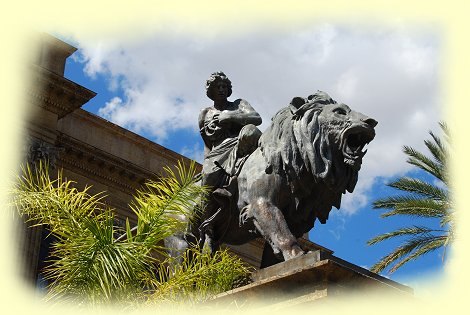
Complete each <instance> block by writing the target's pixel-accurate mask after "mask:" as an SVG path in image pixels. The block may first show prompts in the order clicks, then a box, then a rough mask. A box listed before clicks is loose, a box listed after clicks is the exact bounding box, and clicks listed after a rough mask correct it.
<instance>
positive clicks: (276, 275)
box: [208, 250, 413, 309]
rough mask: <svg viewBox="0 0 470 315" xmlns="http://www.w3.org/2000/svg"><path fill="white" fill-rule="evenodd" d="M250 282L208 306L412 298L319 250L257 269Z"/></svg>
mask: <svg viewBox="0 0 470 315" xmlns="http://www.w3.org/2000/svg"><path fill="white" fill-rule="evenodd" d="M252 279H253V283H251V284H249V285H246V286H243V287H240V288H237V289H234V290H231V291H228V292H224V293H222V294H219V295H218V296H216V297H215V298H214V299H212V300H210V301H209V302H208V304H209V305H211V306H218V307H230V308H232V307H234V306H236V307H242V308H245V307H248V308H253V307H256V306H258V307H263V306H269V307H274V308H275V309H282V308H284V307H291V306H298V305H299V306H305V305H308V304H313V303H318V302H320V301H323V302H325V301H329V300H331V299H332V298H333V299H336V298H337V297H342V296H347V295H349V294H356V295H357V294H359V295H363V294H368V292H373V293H374V294H377V293H378V294H381V293H383V294H384V295H385V294H387V295H394V296H403V298H404V299H407V298H412V297H413V290H412V289H411V288H409V287H407V286H404V285H402V284H399V283H397V282H395V281H392V280H390V279H387V278H385V277H382V276H380V275H378V274H375V273H373V272H370V271H369V270H367V269H364V268H361V267H359V266H356V265H354V264H351V263H349V262H347V261H345V260H342V259H340V258H338V257H335V256H333V255H331V254H330V253H328V252H325V251H321V250H317V251H314V252H310V253H308V254H306V255H303V256H301V257H297V258H294V259H292V260H290V261H287V262H283V263H279V264H277V265H274V266H271V267H268V268H265V269H260V270H258V271H256V272H254V274H253V275H252Z"/></svg>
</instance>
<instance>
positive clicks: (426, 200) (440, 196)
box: [367, 122, 455, 273]
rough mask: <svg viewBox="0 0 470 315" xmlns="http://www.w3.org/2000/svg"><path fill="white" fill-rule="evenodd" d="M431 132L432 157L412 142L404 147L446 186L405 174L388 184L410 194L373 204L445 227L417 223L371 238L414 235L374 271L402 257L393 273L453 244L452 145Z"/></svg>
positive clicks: (414, 162)
mask: <svg viewBox="0 0 470 315" xmlns="http://www.w3.org/2000/svg"><path fill="white" fill-rule="evenodd" d="M439 125H440V127H441V129H442V130H443V132H444V136H445V137H446V139H445V140H446V143H447V144H448V143H449V140H450V133H449V130H448V129H447V126H446V124H445V123H443V122H441V123H439ZM429 134H430V135H431V137H432V140H426V141H425V142H424V143H425V145H426V147H427V148H428V150H429V152H430V153H431V158H429V157H427V156H426V155H424V154H422V153H421V152H418V151H416V150H415V149H413V148H412V147H409V146H404V148H403V151H404V152H405V154H407V155H408V160H407V162H408V163H409V164H411V165H414V166H416V167H418V168H419V169H421V170H423V171H425V172H427V173H429V174H431V175H433V176H434V177H435V178H437V179H439V180H440V181H442V183H443V184H444V185H445V186H446V187H445V188H440V187H437V186H435V185H433V184H430V183H427V182H425V181H423V180H420V179H413V178H408V177H402V178H400V179H398V180H396V181H394V182H392V183H390V184H388V186H390V187H392V188H396V189H398V190H400V191H403V192H406V193H408V194H406V195H402V196H391V197H386V198H381V199H378V200H376V201H375V202H374V203H373V207H374V208H375V209H378V208H380V209H389V211H387V212H384V213H382V214H381V217H389V216H395V215H407V216H413V217H423V218H431V219H438V220H439V224H440V226H441V228H442V230H436V229H430V228H427V227H417V226H413V227H404V228H400V229H398V230H396V231H393V232H389V233H384V234H381V235H378V236H376V237H374V238H372V239H370V240H369V241H368V242H367V244H368V245H374V244H377V243H379V242H382V241H384V240H388V239H391V238H395V237H402V236H409V237H410V238H409V239H407V240H406V241H405V243H404V244H403V245H401V246H399V247H397V248H396V249H395V250H393V251H392V252H391V253H390V254H388V255H386V256H384V257H382V258H381V259H380V260H379V261H378V262H377V263H376V264H375V265H374V266H373V267H372V268H371V270H372V271H374V272H380V271H382V270H384V269H385V268H387V267H389V266H391V265H392V264H393V263H395V262H396V261H398V262H397V263H395V265H393V266H392V268H391V269H390V273H393V272H394V271H396V270H397V269H398V268H400V267H401V266H403V265H404V264H406V263H407V262H409V261H412V260H414V259H417V258H419V257H421V256H422V255H424V254H426V253H429V252H431V251H433V250H436V249H438V248H440V247H445V246H447V245H449V244H450V243H451V242H452V241H453V240H454V238H455V235H454V224H455V221H454V212H453V211H452V208H453V205H452V201H451V198H450V192H449V179H448V172H447V163H448V157H449V148H448V147H447V145H446V143H444V142H443V141H442V140H441V139H440V138H439V137H438V136H436V135H435V134H434V133H432V132H429ZM436 234H438V235H436Z"/></svg>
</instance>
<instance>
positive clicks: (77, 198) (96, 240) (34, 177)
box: [12, 163, 249, 305]
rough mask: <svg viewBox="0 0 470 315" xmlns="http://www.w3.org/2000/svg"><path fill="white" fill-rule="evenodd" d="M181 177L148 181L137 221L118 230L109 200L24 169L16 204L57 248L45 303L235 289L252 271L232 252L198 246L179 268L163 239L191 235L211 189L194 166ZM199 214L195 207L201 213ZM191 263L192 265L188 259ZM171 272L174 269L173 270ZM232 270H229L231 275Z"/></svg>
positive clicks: (201, 295)
mask: <svg viewBox="0 0 470 315" xmlns="http://www.w3.org/2000/svg"><path fill="white" fill-rule="evenodd" d="M176 170H177V172H176V173H175V172H173V171H172V170H171V169H169V168H168V169H166V172H167V176H166V177H165V178H162V179H161V180H159V181H157V182H153V181H149V182H148V183H147V184H146V185H145V187H144V188H142V189H141V190H139V191H138V192H137V194H136V196H135V200H134V202H133V203H132V204H131V208H132V210H133V211H134V212H135V214H136V216H137V219H138V223H137V226H136V227H135V228H131V227H130V224H129V220H126V228H125V229H124V228H119V227H117V226H115V225H114V211H113V210H112V209H109V208H108V207H107V206H106V204H105V203H104V201H103V198H104V195H103V194H97V195H90V194H89V189H90V187H86V188H85V189H84V190H82V191H80V190H78V189H77V188H75V187H73V185H74V183H73V182H72V181H69V180H65V179H64V178H63V176H62V172H61V171H59V172H58V174H57V177H56V179H51V178H50V176H49V173H48V167H47V165H45V164H43V163H39V164H38V165H36V166H35V167H29V166H26V167H25V168H24V170H23V174H22V175H21V176H20V177H19V179H18V181H17V184H16V185H15V186H14V187H13V192H12V197H13V198H12V200H13V205H14V206H15V207H16V209H17V210H18V211H19V213H20V215H23V216H25V217H28V218H29V219H28V220H30V221H32V222H35V224H36V225H46V226H47V227H48V229H49V231H50V233H51V234H53V235H54V236H55V238H56V239H57V241H56V242H55V243H53V244H52V248H51V255H50V265H49V266H48V267H47V268H46V270H45V276H46V279H47V280H48V281H49V283H50V284H49V285H48V293H47V295H46V300H49V301H51V300H52V301H55V302H63V301H73V302H74V304H84V303H87V304H88V303H91V304H102V303H109V302H114V303H115V302H118V303H124V304H128V305H135V303H136V302H146V303H160V302H162V301H173V302H174V301H181V302H187V301H191V302H199V301H203V300H205V299H207V298H208V297H210V296H212V295H214V294H217V293H220V292H222V291H226V290H228V289H231V288H232V285H233V284H234V283H235V282H236V280H237V279H239V278H240V277H246V276H247V274H248V272H249V268H247V267H246V266H245V265H244V263H243V262H242V261H241V260H240V259H239V258H237V257H234V256H232V255H229V253H228V252H227V251H220V252H218V253H217V254H216V255H212V256H211V255H206V254H204V253H201V251H199V250H198V249H197V248H195V249H192V250H190V252H188V253H185V254H184V256H183V259H182V260H183V263H182V264H180V265H178V266H176V267H175V264H174V263H173V262H172V261H171V260H172V259H173V258H172V257H169V255H168V254H167V252H168V251H167V248H165V247H164V246H163V245H162V244H163V240H164V239H165V238H166V237H168V236H170V235H175V234H177V233H182V232H184V230H185V229H186V226H187V222H185V221H183V220H181V217H185V218H189V220H191V219H193V217H194V211H193V209H194V208H195V205H198V204H199V203H200V202H201V196H204V194H205V193H206V188H204V187H201V186H200V185H197V184H196V179H195V178H196V176H195V171H196V169H195V166H194V164H192V165H191V166H190V167H189V168H186V167H184V165H183V164H181V163H179V165H178V166H177V167H176ZM196 208H197V207H196ZM189 257H191V259H189ZM169 266H173V267H172V268H170V267H169ZM228 269H230V272H226V270H228Z"/></svg>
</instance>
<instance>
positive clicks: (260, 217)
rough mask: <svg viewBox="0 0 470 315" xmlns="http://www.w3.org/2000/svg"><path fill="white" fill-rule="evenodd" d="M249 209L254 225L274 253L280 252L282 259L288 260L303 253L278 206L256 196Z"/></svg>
mask: <svg viewBox="0 0 470 315" xmlns="http://www.w3.org/2000/svg"><path fill="white" fill-rule="evenodd" d="M250 210H251V217H252V218H253V223H254V225H255V227H256V228H257V229H258V231H259V232H260V233H261V235H263V237H264V238H265V239H266V241H267V242H268V243H269V244H270V245H271V247H272V249H273V252H274V254H275V255H278V254H279V253H282V256H283V257H284V260H289V259H292V258H294V257H297V256H299V255H302V254H304V251H303V250H302V248H300V246H299V244H298V243H297V239H296V238H295V237H294V235H292V233H291V232H290V230H289V227H288V226H287V222H286V220H285V219H284V215H283V214H282V212H281V210H280V209H279V208H277V207H276V206H275V205H273V204H272V203H271V202H270V201H268V200H266V199H265V198H258V199H257V200H256V201H255V202H254V203H252V204H251V209H250Z"/></svg>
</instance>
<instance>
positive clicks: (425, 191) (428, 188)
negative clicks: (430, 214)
mask: <svg viewBox="0 0 470 315" xmlns="http://www.w3.org/2000/svg"><path fill="white" fill-rule="evenodd" d="M387 186H390V187H393V188H396V189H399V190H401V191H406V192H410V193H416V194H419V195H421V196H423V197H428V198H431V199H433V200H436V201H446V200H448V199H449V196H448V192H447V190H445V189H442V188H439V187H437V186H435V185H432V184H429V183H427V182H425V181H423V180H421V179H415V178H409V177H401V178H399V179H398V180H396V181H394V182H392V183H390V184H387Z"/></svg>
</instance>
